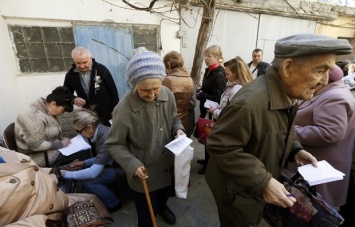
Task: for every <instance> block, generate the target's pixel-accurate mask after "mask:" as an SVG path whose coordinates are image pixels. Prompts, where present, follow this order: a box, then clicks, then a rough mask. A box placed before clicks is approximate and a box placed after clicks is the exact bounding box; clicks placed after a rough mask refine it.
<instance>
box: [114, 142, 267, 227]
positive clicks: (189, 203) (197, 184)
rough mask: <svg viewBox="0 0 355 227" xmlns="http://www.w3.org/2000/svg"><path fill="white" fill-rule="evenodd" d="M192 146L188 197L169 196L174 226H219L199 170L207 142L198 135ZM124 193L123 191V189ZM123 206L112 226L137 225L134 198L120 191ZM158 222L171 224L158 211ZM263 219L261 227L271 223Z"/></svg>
mask: <svg viewBox="0 0 355 227" xmlns="http://www.w3.org/2000/svg"><path fill="white" fill-rule="evenodd" d="M191 139H193V142H192V144H191V146H192V147H193V148H194V158H193V160H192V161H191V171H190V186H189V188H188V194H187V198H186V199H181V198H177V197H170V198H169V200H168V206H169V207H170V209H171V210H172V211H173V212H174V214H175V216H176V224H175V225H174V226H175V227H182V226H184V227H190V226H191V227H199V226H203V227H214V226H219V225H220V224H219V220H218V212H217V206H216V204H215V201H214V198H213V196H212V193H211V191H210V189H209V188H208V186H207V184H206V181H205V177H204V175H199V174H198V173H197V171H198V170H199V169H200V168H201V167H202V166H201V165H200V164H198V163H197V162H196V161H197V159H203V158H204V146H203V145H201V144H200V143H198V142H197V140H196V139H195V138H191ZM120 194H122V193H120ZM120 198H121V201H122V208H121V209H120V210H119V211H116V212H114V213H112V214H111V215H112V217H113V219H114V223H113V224H111V225H110V226H112V227H113V226H124V227H136V226H137V225H138V221H137V220H138V219H137V213H136V209H135V205H134V201H133V199H132V197H131V196H130V194H129V193H126V195H125V196H122V195H120ZM156 222H157V226H159V227H165V226H172V225H169V224H167V223H166V222H165V221H164V220H163V219H162V218H161V217H160V216H159V215H157V216H156ZM268 226H269V225H267V224H266V223H265V222H262V223H261V224H260V225H259V227H268Z"/></svg>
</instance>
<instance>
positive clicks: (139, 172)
mask: <svg viewBox="0 0 355 227" xmlns="http://www.w3.org/2000/svg"><path fill="white" fill-rule="evenodd" d="M134 175H135V176H137V177H139V178H140V179H142V180H145V179H147V178H148V171H147V170H146V168H145V167H144V166H140V167H138V168H137V169H136V171H135V172H134Z"/></svg>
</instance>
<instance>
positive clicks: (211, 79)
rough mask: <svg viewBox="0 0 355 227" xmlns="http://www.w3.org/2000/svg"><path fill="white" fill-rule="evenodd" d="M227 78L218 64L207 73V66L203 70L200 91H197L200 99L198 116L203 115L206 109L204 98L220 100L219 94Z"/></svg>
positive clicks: (222, 90) (224, 87)
mask: <svg viewBox="0 0 355 227" xmlns="http://www.w3.org/2000/svg"><path fill="white" fill-rule="evenodd" d="M226 83H227V78H226V75H225V73H224V68H223V67H222V66H218V67H217V68H215V69H212V70H211V71H210V72H209V73H208V68H206V70H205V74H204V76H203V80H202V87H201V89H200V91H201V92H200V93H198V99H199V100H200V116H201V117H205V116H206V113H207V110H206V108H205V107H204V106H203V105H204V104H205V101H206V99H209V100H211V101H215V102H218V103H219V101H220V100H221V95H222V94H223V92H224V90H226Z"/></svg>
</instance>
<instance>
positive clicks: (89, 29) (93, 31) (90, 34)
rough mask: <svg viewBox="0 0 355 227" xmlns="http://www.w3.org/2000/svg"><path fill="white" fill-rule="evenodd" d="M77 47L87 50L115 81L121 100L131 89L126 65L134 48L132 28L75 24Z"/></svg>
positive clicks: (113, 25) (112, 25)
mask: <svg viewBox="0 0 355 227" xmlns="http://www.w3.org/2000/svg"><path fill="white" fill-rule="evenodd" d="M74 39H75V45H76V46H81V47H85V48H87V49H88V50H89V51H90V52H91V55H92V57H93V58H95V60H96V61H97V62H99V63H101V64H103V65H105V66H106V67H107V68H108V69H109V70H110V72H111V74H112V76H113V79H114V80H115V83H116V87H117V90H118V94H119V97H120V99H121V98H122V97H123V96H124V94H126V92H127V91H128V90H129V89H130V88H129V84H128V82H127V79H126V65H127V63H128V61H129V58H130V56H131V53H132V50H133V48H134V41H133V29H132V27H128V26H127V27H125V26H118V25H115V24H98V25H95V24H94V25H92V24H90V25H88V24H79V23H78V24H74Z"/></svg>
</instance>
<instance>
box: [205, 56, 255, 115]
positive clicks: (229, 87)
mask: <svg viewBox="0 0 355 227" xmlns="http://www.w3.org/2000/svg"><path fill="white" fill-rule="evenodd" d="M224 67H225V68H224V70H225V73H226V77H227V79H228V81H227V84H226V90H225V91H224V93H223V94H222V96H221V101H220V104H219V105H218V106H217V107H216V108H212V109H210V110H208V112H209V113H210V114H212V115H213V119H215V120H217V119H218V116H219V114H220V113H221V111H222V110H223V108H224V107H226V106H227V104H228V103H229V101H230V100H231V99H232V98H233V96H234V95H235V94H236V93H237V92H238V91H239V90H240V89H241V88H242V87H243V86H244V85H246V84H247V83H249V82H251V81H252V80H253V76H252V74H251V72H250V70H249V67H248V65H247V64H246V63H245V62H244V60H243V59H242V58H241V57H239V56H237V57H235V58H233V59H231V60H229V61H227V62H225V63H224Z"/></svg>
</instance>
